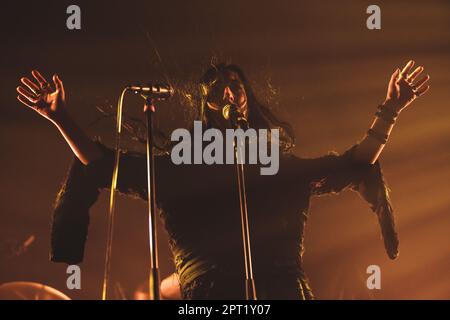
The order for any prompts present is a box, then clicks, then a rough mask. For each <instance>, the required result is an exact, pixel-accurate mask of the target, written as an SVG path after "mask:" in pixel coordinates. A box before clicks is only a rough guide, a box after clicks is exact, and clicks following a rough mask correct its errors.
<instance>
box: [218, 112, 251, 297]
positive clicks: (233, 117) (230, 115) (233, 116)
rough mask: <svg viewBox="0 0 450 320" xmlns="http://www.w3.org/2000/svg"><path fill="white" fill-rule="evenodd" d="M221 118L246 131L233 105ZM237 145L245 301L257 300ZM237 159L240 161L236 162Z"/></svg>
mask: <svg viewBox="0 0 450 320" xmlns="http://www.w3.org/2000/svg"><path fill="white" fill-rule="evenodd" d="M223 116H224V118H225V119H227V120H228V119H229V120H230V122H231V125H232V127H233V129H243V130H246V129H248V123H247V120H246V119H245V118H244V117H243V116H242V114H240V113H239V112H238V111H237V109H236V106H235V105H227V106H225V107H224V108H223ZM240 142H241V143H239V141H238V139H237V137H236V136H235V137H234V160H235V164H236V173H237V182H238V192H239V205H240V211H241V227H242V242H243V246H244V266H245V298H246V300H257V297H256V288H255V280H254V278H253V265H252V253H251V247H250V231H249V226H248V210H247V194H246V190H245V174H244V162H245V159H242V156H243V154H242V148H243V147H244V146H243V143H245V140H244V141H240ZM238 159H240V160H242V161H238Z"/></svg>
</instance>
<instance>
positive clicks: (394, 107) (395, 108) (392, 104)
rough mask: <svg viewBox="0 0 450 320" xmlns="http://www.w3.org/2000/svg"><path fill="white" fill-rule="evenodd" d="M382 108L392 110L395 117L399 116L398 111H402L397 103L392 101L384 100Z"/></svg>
mask: <svg viewBox="0 0 450 320" xmlns="http://www.w3.org/2000/svg"><path fill="white" fill-rule="evenodd" d="M382 106H383V107H384V108H387V109H388V110H392V111H393V112H395V113H396V114H397V115H398V114H400V111H402V109H403V108H402V107H401V106H400V104H399V103H398V102H397V101H394V100H392V99H386V100H384V102H383V104H382Z"/></svg>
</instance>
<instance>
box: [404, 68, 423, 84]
mask: <svg viewBox="0 0 450 320" xmlns="http://www.w3.org/2000/svg"><path fill="white" fill-rule="evenodd" d="M422 71H423V67H422V66H419V67H417V68H416V69H415V70H414V71H413V72H411V74H410V75H409V76H408V78H407V79H408V82H410V83H412V82H414V80H415V79H416V78H417V76H418V75H419V74H421V73H422Z"/></svg>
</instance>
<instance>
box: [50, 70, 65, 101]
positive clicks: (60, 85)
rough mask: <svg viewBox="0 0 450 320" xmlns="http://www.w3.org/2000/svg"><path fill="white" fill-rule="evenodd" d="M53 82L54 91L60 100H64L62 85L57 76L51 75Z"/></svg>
mask: <svg viewBox="0 0 450 320" xmlns="http://www.w3.org/2000/svg"><path fill="white" fill-rule="evenodd" d="M53 82H54V83H55V87H56V90H58V91H59V92H60V94H61V98H63V99H64V96H65V92H64V85H63V83H62V81H61V79H60V78H59V76H58V75H57V74H55V75H53Z"/></svg>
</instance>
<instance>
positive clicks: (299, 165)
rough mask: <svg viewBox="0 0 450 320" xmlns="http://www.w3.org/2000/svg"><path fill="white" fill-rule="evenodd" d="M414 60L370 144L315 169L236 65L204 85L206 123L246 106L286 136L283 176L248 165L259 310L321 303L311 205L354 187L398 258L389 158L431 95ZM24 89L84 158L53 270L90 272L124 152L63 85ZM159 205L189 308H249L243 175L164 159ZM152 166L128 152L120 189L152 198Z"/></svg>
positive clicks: (64, 197) (31, 84)
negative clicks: (314, 283) (306, 255)
mask: <svg viewBox="0 0 450 320" xmlns="http://www.w3.org/2000/svg"><path fill="white" fill-rule="evenodd" d="M413 67H414V61H409V62H408V63H407V64H406V65H405V66H404V67H403V68H402V69H401V70H400V69H397V70H396V71H395V72H394V73H393V74H392V76H391V78H390V80H389V83H388V88H387V95H386V98H385V99H384V102H383V103H382V104H381V105H380V106H379V108H378V111H377V112H376V115H375V118H374V120H373V122H372V124H371V126H370V129H369V130H368V131H367V134H365V135H364V137H363V138H362V139H361V141H360V142H359V143H357V144H355V145H354V146H352V147H350V148H349V149H348V150H347V151H345V152H344V153H342V154H340V155H338V154H336V153H331V154H328V155H325V156H323V157H319V158H315V159H306V158H299V157H296V156H294V155H293V154H292V152H291V151H292V148H293V146H294V135H293V130H292V128H291V127H290V126H289V125H288V124H287V123H285V122H282V121H280V120H278V119H277V117H275V115H274V114H273V113H272V112H270V111H269V109H268V108H267V107H265V106H263V105H262V104H260V103H259V102H258V100H257V98H256V97H255V95H254V93H253V91H252V88H251V86H250V85H249V82H248V81H247V79H246V77H245V75H244V73H243V72H242V71H241V69H240V68H238V67H237V66H235V65H226V64H220V65H216V66H213V67H211V68H210V69H209V70H207V71H206V73H205V74H204V75H203V77H202V78H201V80H200V83H199V92H200V93H199V94H200V96H201V104H200V106H199V120H201V121H202V122H203V125H204V127H206V128H216V129H219V130H222V131H223V130H225V129H226V128H229V127H230V124H229V122H228V121H227V120H226V119H224V117H223V116H222V108H223V106H224V105H226V104H235V105H236V106H237V109H238V111H239V112H240V113H241V114H242V115H243V117H245V118H246V120H247V122H248V125H249V127H250V128H254V129H271V128H278V129H279V130H280V148H281V151H282V154H281V155H280V163H279V171H278V173H277V174H276V175H260V174H259V165H246V183H247V191H248V194H247V199H248V210H249V224H250V230H251V238H252V239H251V244H252V253H253V270H254V276H255V284H256V290H257V292H258V298H259V299H313V297H314V296H313V294H312V290H311V288H310V285H309V283H308V279H307V277H306V275H305V273H304V271H303V262H302V259H303V258H302V255H303V251H304V230H305V223H306V220H307V216H308V208H309V202H310V198H311V197H312V196H318V195H323V194H329V193H338V192H340V191H342V190H344V189H346V188H351V189H352V190H354V191H357V192H359V194H360V195H361V196H362V197H363V198H364V199H365V200H366V201H367V202H368V203H369V205H370V207H371V209H372V210H373V211H374V213H375V214H376V216H377V219H378V222H379V224H380V227H381V233H382V235H383V239H384V245H385V248H386V251H387V254H388V256H389V257H390V258H392V259H395V258H396V257H397V255H398V237H397V233H396V231H395V224H394V217H393V210H392V206H391V203H390V199H389V192H388V188H387V186H386V183H385V181H384V179H383V175H382V172H381V168H380V164H379V161H378V157H379V155H380V153H381V152H382V150H383V148H384V146H385V144H386V142H387V140H388V138H389V135H390V133H391V131H392V128H393V126H394V124H395V122H396V119H397V117H398V115H399V114H400V113H401V112H402V111H403V110H404V109H405V108H407V107H408V106H410V105H411V103H412V102H413V101H414V100H415V99H417V98H418V97H419V96H421V95H423V94H424V93H425V92H427V90H428V89H429V86H428V85H427V81H428V80H429V76H428V75H426V76H424V77H422V78H421V79H420V80H418V81H417V80H416V79H417V78H418V76H419V74H420V73H422V72H423V67H421V66H419V67H417V68H413ZM32 75H33V77H34V79H35V81H32V80H30V79H29V78H22V79H21V82H22V84H23V85H21V86H19V87H18V88H17V91H18V92H19V96H18V99H19V101H20V102H22V103H23V104H25V105H27V106H28V107H30V108H32V109H33V110H35V111H36V112H38V113H39V114H40V115H42V116H43V117H44V118H46V119H48V120H50V121H51V122H52V123H53V124H54V125H55V126H56V127H57V128H58V130H59V131H60V132H61V134H62V135H63V137H64V138H65V139H66V141H67V143H68V144H69V146H70V147H71V149H72V151H73V152H74V154H75V157H74V161H73V163H72V165H71V167H70V170H69V172H68V175H67V177H66V179H65V181H64V184H63V186H62V188H61V190H60V191H59V193H58V195H57V199H56V203H55V208H54V215H53V227H52V243H51V260H52V261H55V262H65V263H69V264H76V263H80V262H81V261H82V259H83V252H84V245H85V241H86V237H87V230H88V224H89V208H90V207H91V206H92V205H93V204H94V203H95V201H96V200H97V197H98V195H99V192H100V190H101V189H104V188H108V187H110V182H111V175H112V168H113V162H114V154H113V151H112V150H111V149H110V148H108V147H106V146H104V145H103V144H102V143H100V142H98V141H92V140H91V139H90V138H89V137H87V136H86V135H85V134H84V133H83V131H82V130H81V129H80V128H79V127H78V126H77V125H76V124H75V123H74V121H73V120H72V119H71V117H70V116H69V114H68V113H67V111H66V99H65V94H64V86H63V83H62V81H61V79H60V78H59V76H57V75H55V76H53V84H54V88H52V85H51V84H50V83H49V82H48V81H47V80H46V79H45V78H44V77H43V76H42V75H41V74H40V73H39V72H38V71H36V70H35V71H33V72H32ZM156 185H157V191H158V192H157V203H158V206H159V207H160V209H161V212H162V218H163V219H164V221H165V226H166V229H167V231H168V233H169V235H170V245H171V248H172V252H173V256H174V261H175V266H176V270H177V273H178V276H179V279H180V289H181V293H182V297H183V298H184V299H243V298H244V297H245V293H244V281H243V279H244V273H243V271H244V266H243V252H242V238H241V237H242V235H241V228H240V220H239V219H240V218H239V201H238V196H237V191H236V184H235V168H234V166H232V165H226V164H215V165H198V166H191V165H178V166H177V165H175V164H173V163H172V162H171V160H170V156H158V157H157V159H156ZM146 188H147V181H146V158H145V155H143V154H139V153H133V152H124V153H123V155H122V157H121V170H120V173H119V178H118V190H119V191H120V192H122V193H124V194H127V195H130V196H135V197H138V198H141V199H144V200H146V199H147V190H146Z"/></svg>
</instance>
